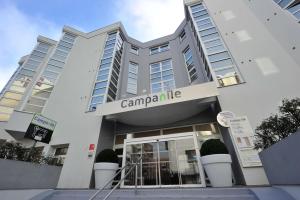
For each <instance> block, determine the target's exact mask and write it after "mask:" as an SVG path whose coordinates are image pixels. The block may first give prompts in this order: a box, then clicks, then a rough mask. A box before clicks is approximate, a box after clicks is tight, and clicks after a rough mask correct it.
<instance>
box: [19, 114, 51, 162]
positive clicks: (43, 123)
mask: <svg viewBox="0 0 300 200" xmlns="http://www.w3.org/2000/svg"><path fill="white" fill-rule="evenodd" d="M55 126H56V121H54V120H52V119H49V118H46V117H44V116H42V115H41V114H34V115H33V118H32V120H31V122H30V124H29V126H28V128H27V131H26V133H25V136H24V138H29V139H32V140H34V143H33V145H32V147H31V148H30V151H29V154H28V157H27V160H28V159H29V158H30V155H31V153H32V151H33V149H34V147H35V145H36V143H37V142H42V143H46V144H49V142H50V140H51V137H52V133H53V131H54V129H55Z"/></svg>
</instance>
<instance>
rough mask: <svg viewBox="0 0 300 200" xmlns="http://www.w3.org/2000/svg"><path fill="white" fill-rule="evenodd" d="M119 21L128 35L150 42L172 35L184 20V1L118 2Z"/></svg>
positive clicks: (129, 0)
mask: <svg viewBox="0 0 300 200" xmlns="http://www.w3.org/2000/svg"><path fill="white" fill-rule="evenodd" d="M115 2H116V6H117V9H118V10H119V13H117V14H116V15H117V18H118V20H120V21H122V23H123V24H124V26H125V27H126V31H127V32H128V34H129V35H130V36H132V37H134V38H136V39H138V40H140V41H143V42H145V41H149V40H152V39H156V38H158V37H162V36H165V35H169V34H172V33H173V32H174V31H175V30H176V28H177V27H178V26H179V24H180V23H181V22H182V20H183V19H184V8H183V0H117V1H115Z"/></svg>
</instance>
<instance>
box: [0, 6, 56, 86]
mask: <svg viewBox="0 0 300 200" xmlns="http://www.w3.org/2000/svg"><path fill="white" fill-rule="evenodd" d="M60 34H61V27H58V26H57V25H56V24H54V23H52V22H50V21H47V20H46V19H43V18H41V17H37V16H29V15H26V14H24V13H23V12H21V11H20V10H19V9H18V8H17V7H16V6H15V5H14V4H13V3H12V2H9V1H4V2H2V3H1V6H0V90H2V88H3V87H4V85H5V84H6V82H7V81H8V80H9V78H10V77H11V75H12V74H13V72H14V71H15V70H16V68H17V67H18V61H19V59H20V57H22V56H24V55H26V54H29V53H30V52H31V50H32V49H33V47H34V46H35V44H36V38H37V36H38V35H44V36H46V37H50V38H54V39H58V38H59V35H60Z"/></svg>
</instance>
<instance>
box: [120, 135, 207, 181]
mask: <svg viewBox="0 0 300 200" xmlns="http://www.w3.org/2000/svg"><path fill="white" fill-rule="evenodd" d="M176 135H177V134H176ZM195 140H196V139H195V137H194V135H193V134H190V135H188V136H186V134H185V136H182V134H178V136H177V137H176V136H175V135H173V136H172V137H170V136H157V137H151V139H149V138H138V139H130V140H126V141H125V143H124V151H125V152H124V157H123V166H124V165H125V164H129V163H135V162H136V161H137V160H138V158H140V157H141V156H142V160H141V162H140V164H139V166H138V176H137V177H138V178H137V180H138V186H139V187H180V186H189V187H191V186H198V187H199V186H200V187H201V186H205V185H204V181H203V180H204V175H203V170H202V167H201V164H200V161H199V158H200V155H199V151H198V150H197V149H198V148H197V142H196V141H195ZM127 170H128V169H127ZM126 172H127V171H126V170H125V173H126ZM125 173H123V175H122V177H124V175H125ZM134 184H135V171H132V172H131V173H130V174H129V176H128V177H127V178H126V179H125V180H124V182H123V184H122V186H123V187H132V186H134Z"/></svg>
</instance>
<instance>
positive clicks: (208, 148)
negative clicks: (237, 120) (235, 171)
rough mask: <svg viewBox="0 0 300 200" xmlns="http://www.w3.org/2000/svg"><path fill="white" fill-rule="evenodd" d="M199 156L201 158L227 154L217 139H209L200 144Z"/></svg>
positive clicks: (222, 144) (224, 147) (223, 145)
mask: <svg viewBox="0 0 300 200" xmlns="http://www.w3.org/2000/svg"><path fill="white" fill-rule="evenodd" d="M200 154H201V156H207V155H213V154H228V149H227V148H226V146H225V144H224V143H223V142H221V141H220V140H219V139H209V140H206V141H205V142H204V143H203V144H202V146H201V150H200Z"/></svg>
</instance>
